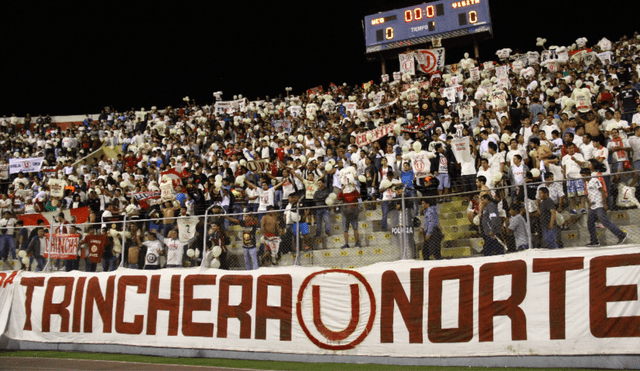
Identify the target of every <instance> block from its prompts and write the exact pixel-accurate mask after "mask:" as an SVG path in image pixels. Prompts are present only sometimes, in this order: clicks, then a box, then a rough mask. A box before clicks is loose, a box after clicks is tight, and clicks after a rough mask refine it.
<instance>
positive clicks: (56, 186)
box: [48, 179, 67, 198]
mask: <svg viewBox="0 0 640 371" xmlns="http://www.w3.org/2000/svg"><path fill="white" fill-rule="evenodd" d="M48 184H49V190H50V191H51V197H60V198H62V197H64V187H66V186H67V182H66V181H64V180H63V179H49V182H48Z"/></svg>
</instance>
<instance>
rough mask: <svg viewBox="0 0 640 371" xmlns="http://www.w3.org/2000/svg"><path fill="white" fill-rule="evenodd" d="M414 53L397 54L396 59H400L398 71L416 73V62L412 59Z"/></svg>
mask: <svg viewBox="0 0 640 371" xmlns="http://www.w3.org/2000/svg"><path fill="white" fill-rule="evenodd" d="M414 54H415V53H402V54H398V60H399V61H400V73H401V74H403V75H404V74H405V73H410V74H412V75H415V74H416V63H415V61H414Z"/></svg>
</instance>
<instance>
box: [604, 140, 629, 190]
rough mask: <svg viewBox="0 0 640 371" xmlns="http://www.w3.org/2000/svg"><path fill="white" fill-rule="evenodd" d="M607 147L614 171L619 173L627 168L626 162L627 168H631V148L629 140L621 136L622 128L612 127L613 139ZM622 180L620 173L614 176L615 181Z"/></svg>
mask: <svg viewBox="0 0 640 371" xmlns="http://www.w3.org/2000/svg"><path fill="white" fill-rule="evenodd" d="M607 149H608V150H609V152H610V153H611V157H612V163H611V169H612V170H613V172H614V173H619V172H621V171H624V170H625V164H626V165H627V169H629V170H630V165H631V163H630V161H629V154H628V153H627V151H630V150H631V147H629V142H628V141H627V140H625V139H623V138H622V137H621V136H620V129H617V128H614V129H611V140H610V141H609V144H607ZM619 181H620V175H615V176H614V177H613V182H614V183H618V182H619Z"/></svg>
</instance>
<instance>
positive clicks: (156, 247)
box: [136, 229, 164, 270]
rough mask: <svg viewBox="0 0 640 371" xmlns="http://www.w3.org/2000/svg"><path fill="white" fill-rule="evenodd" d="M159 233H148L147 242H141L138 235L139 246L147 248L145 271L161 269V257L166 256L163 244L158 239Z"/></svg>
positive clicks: (153, 231) (154, 231) (152, 231)
mask: <svg viewBox="0 0 640 371" xmlns="http://www.w3.org/2000/svg"><path fill="white" fill-rule="evenodd" d="M157 233H158V232H157V231H156V230H155V229H152V230H151V232H150V233H146V234H145V235H146V236H147V240H146V241H144V242H140V237H139V236H138V235H136V239H137V241H138V245H144V246H146V248H147V254H146V255H145V264H144V269H147V270H148V269H160V255H164V250H163V249H162V242H160V241H158V239H157V238H156V236H157Z"/></svg>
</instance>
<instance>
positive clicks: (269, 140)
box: [0, 35, 640, 270]
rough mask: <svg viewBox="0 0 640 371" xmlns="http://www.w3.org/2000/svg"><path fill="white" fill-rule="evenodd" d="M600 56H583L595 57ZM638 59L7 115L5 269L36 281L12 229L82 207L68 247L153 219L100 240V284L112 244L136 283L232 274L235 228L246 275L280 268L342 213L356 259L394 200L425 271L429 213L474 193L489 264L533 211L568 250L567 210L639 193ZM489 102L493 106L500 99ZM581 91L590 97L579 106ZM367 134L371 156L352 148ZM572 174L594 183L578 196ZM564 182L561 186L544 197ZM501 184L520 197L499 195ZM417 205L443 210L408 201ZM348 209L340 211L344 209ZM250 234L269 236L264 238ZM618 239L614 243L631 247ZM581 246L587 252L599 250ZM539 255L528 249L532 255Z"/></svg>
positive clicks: (549, 238)
mask: <svg viewBox="0 0 640 371" xmlns="http://www.w3.org/2000/svg"><path fill="white" fill-rule="evenodd" d="M601 46H602V45H601V44H600V45H594V46H592V47H591V49H589V52H591V51H592V52H594V53H598V52H602V51H604V50H602V48H601ZM552 49H554V48H552ZM583 49H584V50H587V47H586V46H585V47H584V48H583ZM638 49H640V41H639V40H638V36H637V35H634V36H633V37H632V38H627V37H624V38H622V39H621V40H619V41H617V42H614V43H612V45H611V50H610V51H611V54H610V56H611V58H610V59H607V60H601V59H600V58H595V60H589V61H587V58H585V57H584V54H580V53H577V54H576V55H575V56H572V57H571V58H569V60H567V61H564V62H562V63H556V64H555V65H552V64H549V63H532V64H531V65H529V66H528V67H527V71H528V72H524V73H523V72H522V71H518V69H514V68H513V58H511V59H509V58H505V59H502V60H501V61H500V62H494V63H492V64H490V65H489V66H488V65H487V63H481V62H479V61H476V60H472V59H469V58H465V61H464V63H463V62H462V61H461V63H460V66H461V67H460V68H459V70H458V71H454V72H453V73H445V72H448V71H433V72H432V73H430V74H422V73H420V72H419V73H418V75H417V76H408V75H405V76H403V77H402V79H400V80H396V81H393V82H388V81H386V82H381V83H379V84H376V83H373V82H369V83H365V84H362V85H347V84H344V85H343V86H340V87H338V86H335V85H333V84H332V86H331V88H330V89H328V91H327V92H319V91H309V92H306V93H304V94H301V95H298V96H293V95H290V93H289V89H287V94H286V96H282V95H280V96H278V97H277V98H273V99H272V98H270V97H268V96H267V97H265V99H261V98H256V99H255V100H253V101H249V100H247V99H244V98H242V97H241V96H240V97H234V100H233V101H232V102H233V103H232V104H231V105H224V106H222V105H211V106H200V105H197V104H196V103H195V102H194V101H192V100H189V99H188V98H185V99H184V101H185V103H184V104H183V105H182V106H180V107H166V109H163V110H157V109H156V108H155V107H153V108H152V109H151V110H150V111H145V110H144V109H142V110H140V111H135V110H133V109H132V110H129V111H120V110H116V109H114V108H113V107H106V108H105V109H104V110H103V111H102V112H101V114H100V115H99V117H98V118H97V119H95V120H92V119H90V118H89V117H87V119H86V120H85V121H84V122H83V123H82V124H81V125H79V126H71V127H69V128H67V129H66V130H60V128H58V127H57V124H56V123H53V122H52V121H51V119H50V117H49V116H46V117H44V118H43V117H42V116H38V118H36V119H33V118H31V117H30V116H29V115H26V117H24V118H20V119H18V118H17V117H16V116H15V115H13V116H11V117H6V116H5V117H4V118H2V119H0V128H1V130H2V135H1V136H0V146H2V155H1V159H0V178H1V181H2V189H1V190H2V192H1V193H2V196H1V199H0V211H1V212H2V214H3V218H2V219H1V220H0V227H2V228H4V229H3V231H4V234H3V235H2V236H0V252H1V253H2V258H3V259H4V260H6V259H7V258H9V257H12V258H14V259H15V258H16V255H15V254H16V249H18V250H25V251H27V250H28V252H29V254H30V255H31V256H32V259H35V260H36V261H38V266H39V269H41V268H42V263H43V262H42V259H41V255H42V251H41V250H42V249H41V248H36V247H37V246H34V245H38V244H39V243H36V242H34V243H30V242H32V241H33V240H34V238H40V237H41V236H40V237H38V230H37V229H36V230H33V231H31V232H30V231H29V230H28V229H27V228H25V227H23V226H22V225H21V223H22V222H21V221H18V220H17V219H18V216H19V215H22V214H29V213H41V212H46V211H56V212H57V211H61V210H64V209H73V208H79V207H84V206H88V207H89V209H90V217H89V223H88V224H86V225H77V226H74V232H75V233H84V234H90V233H91V234H99V233H105V234H106V233H108V228H107V227H108V226H106V225H101V224H100V223H101V222H103V221H104V218H105V217H113V216H117V215H124V214H127V215H128V216H130V217H132V218H134V219H135V218H138V220H145V221H141V222H135V223H128V224H127V225H128V228H127V229H128V231H127V233H126V237H125V238H126V241H118V242H117V243H114V241H113V240H114V239H119V238H120V237H118V236H111V235H109V241H110V242H109V246H111V247H109V248H107V249H105V253H104V255H103V259H102V261H103V269H104V270H111V269H115V268H116V267H117V261H118V259H119V257H120V254H121V253H123V252H122V251H117V249H115V248H113V246H118V245H121V243H122V242H126V243H125V246H127V247H128V249H127V250H126V251H124V253H125V254H127V255H128V257H127V258H126V259H125V260H126V262H128V263H129V266H130V267H133V268H140V269H142V268H145V269H154V268H158V267H159V262H160V259H159V256H160V255H163V254H166V255H167V259H166V260H167V266H170V267H175V266H183V265H195V264H197V262H198V261H199V259H203V258H205V259H209V260H210V259H211V256H210V255H209V254H210V253H211V252H212V251H213V250H216V252H215V255H216V256H218V257H217V258H216V259H215V261H217V262H218V263H219V264H220V266H221V267H222V268H228V267H229V264H228V262H227V258H226V257H225V255H226V254H225V253H226V250H227V247H228V244H229V242H230V239H229V234H230V233H232V232H231V230H232V229H233V228H231V226H233V225H240V226H241V227H242V229H243V233H242V236H243V238H242V244H243V247H244V249H245V263H246V267H247V269H255V268H257V267H258V266H259V265H269V264H277V262H278V258H279V256H281V254H282V253H287V252H290V251H294V250H295V239H296V238H298V237H297V235H300V237H301V248H303V249H313V248H314V246H313V245H314V244H313V243H312V242H311V238H309V237H313V236H312V234H311V233H309V225H310V224H314V225H315V226H316V228H315V230H316V232H315V233H316V235H315V236H317V237H323V236H324V235H329V234H330V233H331V231H332V229H331V223H330V220H331V219H330V213H331V212H341V213H342V214H343V218H342V219H341V222H342V227H343V232H344V236H345V239H344V241H345V242H346V243H345V245H344V246H343V248H349V247H350V246H349V244H348V243H347V241H349V239H348V232H349V229H350V227H351V228H353V230H354V237H355V247H358V246H360V241H359V235H358V223H357V220H358V214H359V213H360V210H361V208H362V206H361V205H358V204H357V203H358V202H360V201H367V200H372V201H373V200H379V201H381V210H382V229H383V230H388V229H389V225H388V219H389V213H390V212H392V211H394V210H399V209H400V207H401V205H400V204H399V203H398V202H397V201H398V198H401V197H402V196H403V192H404V196H405V198H409V200H408V201H407V202H408V203H407V204H406V205H405V206H406V207H407V209H408V210H409V215H410V218H411V219H413V220H412V222H413V224H414V225H415V226H421V227H422V229H423V236H424V240H425V243H424V251H423V256H424V258H427V257H429V256H434V257H435V258H440V243H441V241H442V231H441V229H440V225H439V220H438V212H437V203H438V202H446V201H448V200H449V199H450V197H451V193H452V192H463V191H464V192H480V193H475V194H474V193H465V195H469V199H470V204H469V210H468V212H469V218H470V220H474V219H475V223H476V224H477V225H478V230H479V232H480V234H481V235H482V236H483V237H485V239H487V243H485V254H493V253H504V251H505V248H504V246H503V245H504V242H505V241H506V240H507V239H506V238H505V237H506V236H507V235H512V236H513V238H511V241H512V242H511V243H507V244H508V245H509V244H510V245H514V246H515V248H516V249H518V248H527V247H530V246H529V242H528V241H529V237H528V236H527V234H526V233H527V230H528V228H525V224H524V223H525V222H526V221H525V220H524V218H523V210H525V208H528V209H529V211H530V213H531V216H532V220H534V219H535V220H536V223H537V227H534V228H533V229H532V231H533V232H534V233H538V232H541V233H540V234H541V236H542V237H543V238H544V240H545V243H546V245H547V246H548V247H555V246H556V243H555V242H556V241H557V242H560V243H561V241H558V234H557V233H556V228H555V222H556V219H557V215H558V214H559V213H560V212H562V211H563V209H564V210H567V211H569V212H570V214H571V215H575V216H579V215H580V214H586V213H587V210H588V209H591V210H596V209H600V208H604V209H606V208H607V207H608V206H609V207H611V206H613V205H611V201H610V199H611V197H612V194H614V193H615V191H616V188H615V187H614V186H612V184H617V183H619V182H622V181H624V182H626V183H627V184H628V185H630V186H635V185H637V184H638V182H639V178H638V176H637V174H634V175H633V176H623V177H621V176H620V175H619V174H617V173H619V172H623V171H627V170H632V169H636V170H640V125H638V124H640V114H639V113H638V111H637V108H638V97H639V94H638V91H639V90H640V81H639V80H638V76H639V73H640V63H639V62H640V60H639V56H638ZM469 61H471V62H472V63H470V64H469ZM500 66H509V69H508V84H507V85H506V87H504V86H505V85H501V86H502V87H501V88H499V87H498V86H497V85H496V79H495V74H496V70H497V68H498V67H500ZM554 66H555V67H554ZM473 67H479V68H480V71H481V73H480V78H479V79H475V80H474V79H472V78H471V77H472V76H471V73H470V68H473ZM525 67H526V64H525ZM456 77H459V78H456ZM455 84H458V85H460V86H462V89H460V90H461V92H460V93H459V94H458V95H457V96H455V97H454V99H452V100H449V99H448V98H447V97H445V96H444V95H443V91H442V90H441V89H442V88H445V87H449V86H452V85H455ZM499 90H500V91H501V92H502V93H504V94H503V95H502V96H500V95H499V94H498V95H496V94H494V93H495V92H496V91H499ZM576 92H580V93H581V94H583V95H584V94H586V95H587V97H588V99H587V101H586V102H585V101H582V102H581V104H582V105H583V106H581V107H578V105H577V104H576V99H577V98H576ZM495 97H498V98H495ZM500 97H502V98H500ZM449 98H451V97H449ZM585 103H586V104H587V107H586V108H585V107H584V104H585ZM463 106H464V107H472V114H471V115H462V114H461V113H460V112H461V107H463ZM386 125H393V130H392V131H391V132H390V133H389V134H388V135H384V136H382V137H381V138H379V139H378V138H376V139H374V140H371V141H370V140H369V139H371V138H373V135H370V134H367V133H371V132H370V131H371V130H374V129H376V128H382V127H384V126H386ZM359 135H360V137H361V138H366V139H367V140H366V142H367V143H366V145H358V136H359ZM463 138H468V139H469V145H468V146H467V147H462V148H463V149H462V150H463V151H467V152H468V153H467V155H468V158H469V159H470V160H468V161H460V160H459V157H458V156H457V155H456V153H455V151H454V148H453V146H452V141H457V140H459V139H463ZM369 142H370V143H369ZM102 146H110V147H112V148H118V149H121V151H122V155H118V156H117V157H115V158H109V157H107V156H106V155H103V156H102V157H100V158H95V157H93V158H91V157H90V158H89V159H86V158H85V159H82V158H84V157H86V156H88V155H89V154H91V153H92V152H93V151H96V150H98V149H100V148H101V147H102ZM424 153H426V155H425V156H422V155H421V154H424ZM32 157H44V158H45V162H44V166H43V169H42V171H41V172H39V173H27V174H23V173H19V174H9V167H8V161H9V159H10V158H32ZM425 158H426V162H427V164H426V166H424V165H425V164H424V162H425V161H424V160H425ZM78 159H82V160H81V161H79V162H78V163H75V162H76V161H78ZM260 160H266V163H264V162H263V163H260ZM419 161H422V163H421V164H420V166H418V167H417V163H418V162H419ZM74 163H75V165H74ZM250 164H253V165H256V166H258V165H259V166H260V167H258V168H259V169H261V170H254V171H251V170H250V168H253V169H256V167H252V166H250ZM170 169H174V170H175V173H176V174H179V176H180V177H181V184H179V185H176V186H175V187H174V188H173V192H174V196H175V197H174V200H168V201H167V202H159V203H158V204H156V205H152V206H151V207H150V208H148V209H144V208H142V207H141V205H139V203H138V202H137V201H136V199H135V198H134V197H132V194H133V193H142V192H154V191H155V192H159V191H160V188H161V185H162V184H163V183H165V182H166V181H167V179H166V178H163V176H162V173H163V172H165V171H167V170H170ZM585 169H590V170H585ZM581 174H583V175H589V176H590V175H597V176H598V177H597V178H594V179H596V181H595V182H593V181H588V182H587V183H585V181H583V180H582V178H581V176H582V175H581ZM600 176H601V177H600ZM52 178H57V179H64V181H65V182H66V187H65V194H64V197H62V198H57V197H52V196H51V194H50V191H49V179H52ZM525 179H527V180H528V181H530V182H535V181H541V182H545V183H544V184H542V185H535V188H531V189H530V190H529V192H528V194H527V198H528V199H529V200H526V199H525V197H524V194H523V191H524V188H522V185H523V184H524V182H525ZM564 179H566V180H567V183H566V184H565V183H552V181H553V180H555V181H560V180H564ZM507 185H511V186H514V187H513V188H512V190H511V191H507V192H493V191H492V189H494V188H498V187H501V186H507ZM332 194H333V195H332ZM597 195H601V196H602V199H601V200H600V201H598V200H597V199H596V198H597V197H596V196H597ZM426 196H435V198H429V199H427V201H426V202H421V201H422V200H420V202H418V200H416V199H411V198H412V197H426ZM394 200H395V201H394ZM547 200H549V201H547ZM603 200H604V202H603ZM340 202H342V203H345V204H347V205H346V206H345V205H343V206H341V207H338V206H337V205H338V204H339V203H340ZM353 203H355V204H353ZM298 207H301V208H302V210H301V211H300V212H298V211H297V210H298V209H297V208H298ZM421 208H422V210H423V211H422V212H421V211H420V209H421ZM434 208H435V209H434ZM207 209H210V211H209V213H210V214H212V215H214V217H213V218H209V222H210V225H208V226H205V225H204V221H203V220H204V219H203V218H199V219H198V223H197V226H196V230H197V232H196V235H195V237H194V238H192V239H189V240H187V241H185V239H184V238H179V236H178V231H179V228H178V223H176V220H177V219H172V218H180V217H188V216H201V215H204V214H205V212H206V211H207ZM338 210H339V211H338ZM422 213H424V214H422ZM226 214H232V215H226ZM589 214H590V215H589V225H590V226H591V225H592V224H593V225H595V223H596V220H597V219H598V220H600V222H601V223H603V224H605V226H607V227H609V226H610V225H609V224H607V221H606V215H604V217H603V215H602V214H601V213H600V211H599V210H598V211H597V212H596V211H594V212H593V213H591V212H590V213H589ZM592 214H593V216H592ZM61 215H63V214H61ZM476 215H479V217H478V219H479V220H478V219H476V218H475V217H476ZM496 215H498V216H499V217H496ZM167 218H168V219H167ZM411 219H410V220H411ZM420 219H422V221H420ZM592 219H593V220H592ZM149 220H150V221H149ZM69 222H71V223H73V221H69ZM91 223H94V224H91ZM545 223H549V227H548V228H547V224H545ZM560 224H561V225H562V227H567V226H568V222H567V223H564V224H562V223H560ZM395 226H397V224H396V225H391V227H392V228H393V227H395ZM103 227H104V228H103ZM536 228H537V230H536ZM594 228H595V227H594ZM298 229H299V230H298ZM205 230H206V232H205ZM258 230H261V231H262V235H263V236H264V237H263V238H256V232H257V231H258ZM540 230H541V231H540ZM594 230H595V229H594ZM536 231H538V232H536ZM305 232H306V233H305ZM323 232H324V234H323ZM590 232H591V227H590ZM614 233H617V232H616V231H614ZM205 234H206V236H205ZM617 235H618V237H619V238H620V240H621V241H623V240H624V238H623V237H626V236H625V235H623V234H617ZM203 238H204V239H205V241H204V242H205V243H204V244H203ZM591 242H592V244H594V245H597V243H598V241H597V237H596V238H595V239H594V238H593V236H592V241H591ZM540 244H541V242H535V241H534V246H531V247H538V246H540ZM40 245H41V243H40ZM203 245H206V246H207V250H205V251H202V249H203ZM132 249H133V250H132ZM189 250H191V251H190V252H189ZM259 251H262V253H260V254H259ZM187 252H188V253H187ZM218 263H216V264H218ZM86 266H87V270H95V269H96V265H95V264H90V263H87V264H86ZM56 267H58V268H59V269H62V266H59V265H56ZM77 267H78V265H77V261H75V262H74V261H70V262H66V268H67V269H68V270H69V269H77Z"/></svg>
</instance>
